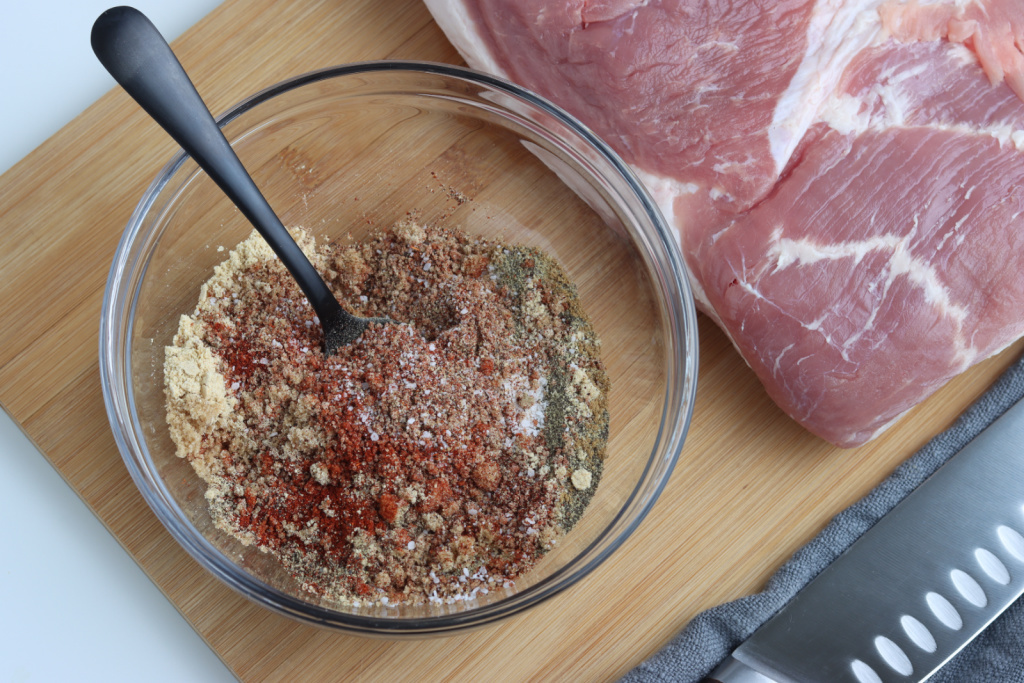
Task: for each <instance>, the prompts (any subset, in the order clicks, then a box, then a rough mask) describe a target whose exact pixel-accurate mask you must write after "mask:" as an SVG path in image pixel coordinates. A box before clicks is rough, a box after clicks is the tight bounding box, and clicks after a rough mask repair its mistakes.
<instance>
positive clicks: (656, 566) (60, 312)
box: [0, 0, 1022, 681]
mask: <svg viewBox="0 0 1024 683" xmlns="http://www.w3.org/2000/svg"><path fill="white" fill-rule="evenodd" d="M174 47H175V49H176V51H177V52H178V54H179V55H180V56H181V59H182V61H183V63H184V64H185V67H186V69H187V70H188V71H189V72H190V73H191V74H193V76H194V78H195V80H196V83H197V86H198V88H199V90H200V92H202V93H204V95H205V96H206V98H207V101H208V102H209V104H210V106H211V108H212V109H213V110H214V111H223V110H224V109H226V108H227V107H228V106H230V105H231V104H233V103H234V102H236V101H238V100H240V99H242V98H243V97H244V96H246V95H248V94H249V93H251V92H254V91H256V90H258V89H261V88H263V87H265V86H268V85H270V84H272V83H275V82H277V81H279V80H282V79H284V78H286V77H289V76H292V75H295V74H298V73H301V72H304V71H308V70H311V69H316V68H320V67H324V66H330V65H334V64H339V63H342V62H351V61H358V60H365V59H382V58H402V59H423V60H433V61H444V62H452V63H462V62H461V59H460V58H459V57H458V55H457V53H456V52H455V50H454V49H453V48H452V46H451V45H450V44H449V43H448V41H447V40H446V39H445V37H444V35H443V34H442V33H441V31H440V30H439V29H438V28H437V26H436V25H435V24H434V23H433V21H432V20H431V18H430V15H429V14H428V13H427V11H426V9H425V8H424V7H423V6H422V5H421V4H420V2H419V1H418V0H334V1H333V2H313V1H309V0H298V1H293V2H287V3H282V2H271V1H270V0H260V1H253V0H228V1H227V2H225V3H224V4H223V5H222V6H221V7H219V8H218V9H217V10H215V11H214V12H213V13H211V14H210V15H209V16H208V17H206V18H205V19H204V20H203V21H201V22H200V23H199V24H197V25H196V26H195V27H193V28H192V29H191V30H190V31H188V32H187V33H186V34H185V35H184V36H183V37H182V38H181V39H180V40H178V41H177V42H176V43H175V46H174ZM173 150H174V145H173V143H171V142H170V140H169V139H168V138H167V136H166V135H165V134H163V132H162V131H160V130H158V129H157V128H156V126H155V124H153V123H151V122H150V121H149V120H148V119H147V117H146V116H145V115H144V114H143V113H142V112H141V110H139V109H138V107H136V106H135V105H134V104H133V103H132V102H130V101H129V100H128V98H127V96H126V95H124V93H123V92H121V91H120V90H119V89H115V90H113V91H111V92H110V93H108V94H107V95H106V96H104V97H103V98H101V99H100V100H99V101H98V102H96V103H95V104H94V105H93V106H92V107H90V108H89V109H88V110H86V111H85V112H84V113H83V114H82V115H80V116H79V117H78V118H76V119H75V120H74V121H72V122H71V123H70V124H69V125H68V126H66V127H65V128H64V129H63V130H61V131H60V132H59V133H58V134H56V135H55V136H54V137H53V138H51V139H50V140H48V141H47V142H46V143H44V144H43V145H42V146H40V147H39V148H38V149H36V150H35V151H34V152H33V153H32V154H30V155H29V156H28V157H27V158H25V159H24V160H23V161H22V162H20V163H19V164H18V165H16V166H15V167H13V168H12V169H11V170H10V171H8V172H7V173H6V174H4V175H3V176H0V222H2V225H3V229H2V231H0V233H2V234H0V274H2V277H0V302H2V303H0V320H2V323H3V324H2V325H0V403H2V405H3V407H4V408H5V409H6V410H7V411H8V412H9V413H10V414H11V415H12V416H13V417H14V419H15V420H16V421H17V422H18V423H19V424H20V425H21V426H22V428H23V429H24V430H25V432H26V433H27V434H28V435H29V436H30V437H31V438H32V440H33V441H34V442H35V444H36V445H37V446H38V448H39V449H40V450H41V451H42V452H43V453H44V454H45V456H46V457H47V458H48V459H49V460H50V462H51V463H52V464H53V465H54V467H56V468H57V470H58V471H59V472H60V473H61V474H62V475H63V476H64V478H65V479H66V480H67V482H68V483H69V484H70V485H71V486H72V487H73V488H74V490H75V491H76V492H78V494H79V495H80V496H81V497H82V498H83V499H84V500H85V502H86V503H87V504H88V505H89V506H90V508H91V509H92V510H93V511H94V512H95V513H96V515H97V516H98V517H99V518H100V519H101V520H102V521H103V522H104V523H105V524H106V525H107V527H108V528H109V529H110V531H111V533H113V534H114V535H115V536H116V537H117V539H118V540H119V541H120V542H121V544H122V545H123V546H124V547H125V549H126V550H127V551H128V552H129V553H130V554H131V555H132V556H133V557H134V558H135V559H136V561H137V562H138V563H139V565H140V566H141V567H142V568H143V569H144V570H145V571H146V573H147V574H148V575H149V576H150V577H151V578H152V579H153V581H154V582H155V583H156V584H157V585H158V586H159V587H160V588H161V589H162V590H163V591H164V593H165V594H166V595H167V597H168V599H169V600H171V601H172V602H173V603H174V605H176V606H177V608H178V609H179V610H180V611H181V612H182V614H183V615H184V616H185V618H186V619H188V620H189V622H190V623H191V624H192V625H193V626H194V627H195V629H196V630H197V631H198V632H199V633H200V634H201V635H202V637H203V638H205V639H206V641H207V642H208V643H209V644H210V646H211V647H212V648H213V649H214V650H215V651H216V652H217V653H218V655H220V657H221V658H222V659H223V660H224V661H225V662H226V664H227V665H228V666H229V667H230V668H231V670H232V671H233V672H234V673H235V674H236V675H238V676H239V677H240V678H243V679H246V680H264V679H289V680H294V679H297V678H304V679H315V680H345V681H354V680H431V679H435V680H440V679H444V680H467V681H477V680H482V679H488V678H493V677H495V676H496V674H495V672H501V675H500V678H502V679H503V680H526V679H531V680H536V679H544V680H611V679H615V678H617V677H618V676H620V675H622V674H623V673H625V672H626V671H627V670H628V669H629V668H630V667H632V666H634V665H635V664H637V663H639V662H640V661H642V660H643V659H644V658H645V657H647V656H649V655H650V654H651V653H653V652H654V651H655V650H656V649H657V648H658V647H660V646H661V645H663V644H664V643H665V642H667V641H668V640H669V639H670V638H671V637H672V636H673V635H674V634H675V633H676V632H678V631H679V629H680V628H682V627H683V625H685V624H686V622H687V621H689V620H690V619H691V618H692V617H693V616H694V615H695V614H696V613H697V612H699V611H701V610H702V609H705V608H707V607H710V606H712V605H715V604H718V603H721V602H724V601H727V600H732V599H735V598H739V597H741V596H744V595H747V594H750V593H752V592H756V591H757V590H759V589H760V588H761V587H762V586H763V585H764V583H765V580H766V579H767V578H768V576H769V575H770V574H771V573H772V572H773V571H775V569H777V568H778V567H779V565H780V564H782V563H783V562H784V561H785V560H786V559H787V558H788V557H789V556H790V555H791V554H792V553H793V552H794V551H795V550H796V549H797V548H799V547H800V546H801V545H803V544H804V543H806V542H807V541H808V540H810V538H811V537H812V536H813V535H814V534H815V533H817V532H818V531H819V530H820V529H821V528H822V527H823V526H824V525H825V524H826V523H827V522H828V521H829V519H830V518H831V517H832V516H833V515H834V514H836V513H837V512H839V511H840V510H842V509H843V508H845V507H846V506H848V505H850V504H851V503H853V502H854V501H855V500H857V499H858V498H859V497H861V496H862V495H864V494H865V493H866V492H867V491H868V490H869V489H871V488H872V487H873V486H875V485H876V484H877V483H878V482H879V481H881V480H882V479H883V478H884V477H885V476H886V475H887V474H888V473H889V472H891V471H892V469H893V468H894V467H896V466H897V465H898V464H899V463H900V462H901V461H903V460H904V459H905V458H906V457H907V456H909V455H910V454H912V453H913V452H914V451H915V450H916V449H918V448H919V447H920V446H922V445H923V444H924V443H925V442H927V441H928V439H930V438H931V437H932V436H933V435H934V434H936V433H937V432H939V431H941V430H942V429H943V428H945V427H946V426H948V425H949V423H950V422H951V421H952V420H953V419H954V418H955V417H956V416H957V415H958V414H959V413H960V412H961V410H963V409H964V408H965V407H966V406H967V405H968V404H970V403H971V402H972V401H973V400H974V399H975V398H976V397H977V396H978V395H979V394H981V393H982V392H983V391H984V390H985V388H986V387H987V386H988V385H989V384H990V383H991V381H992V380H993V379H994V378H995V377H996V376H997V375H998V374H999V373H1000V372H1001V371H1002V370H1003V369H1004V368H1006V366H1007V365H1009V363H1010V362H1011V361H1012V360H1013V359H1014V358H1016V357H1017V355H1018V354H1019V352H1020V350H1021V348H1022V345H1021V344H1020V343H1018V344H1016V345H1014V347H1013V348H1011V349H1008V350H1007V351H1006V352H1004V353H1003V354H1000V355H999V356H997V357H996V358H993V359H991V360H989V361H987V362H985V363H982V364H981V365H980V366H978V367H976V368H975V369H973V370H971V371H970V372H968V373H966V374H965V375H963V376H962V377H960V378H958V379H956V380H954V381H953V382H952V383H950V385H949V386H947V387H946V388H944V389H943V390H942V391H940V392H939V393H938V394H936V395H935V396H933V397H932V398H931V399H929V400H928V401H927V402H925V403H924V404H922V405H921V406H919V407H918V408H917V409H915V410H914V411H912V413H911V414H910V415H908V416H907V417H906V418H905V419H904V420H903V421H902V422H901V423H900V424H899V425H897V426H896V427H895V428H893V429H892V430H890V431H889V432H888V433H887V434H885V435H884V436H883V437H882V438H880V439H878V440H877V441H875V442H873V443H871V444H869V445H867V446H863V447H861V448H858V449H855V450H847V451H844V450H840V449H837V448H834V447H832V446H829V445H828V444H826V443H824V442H822V441H821V440H819V439H817V438H815V437H813V436H811V435H810V434H808V433H806V432H805V431H803V430H802V429H801V428H800V427H798V426H797V425H795V424H794V423H793V422H792V421H790V420H789V419H788V418H786V417H785V416H784V415H783V414H782V413H781V412H780V411H779V410H778V409H777V408H776V407H775V406H774V405H773V404H772V403H771V401H769V400H768V398H767V397H766V396H765V394H764V392H763V390H762V389H761V388H760V385H759V384H758V383H757V381H756V380H755V378H754V376H753V374H752V373H751V372H750V371H749V370H748V369H747V367H746V366H745V365H744V363H743V362H742V360H741V359H740V358H739V356H738V355H737V354H736V353H735V352H734V351H733V349H732V348H731V346H730V345H729V343H728V342H727V340H726V339H725V337H724V336H723V335H722V334H721V333H720V332H719V331H718V330H717V329H716V328H715V327H714V326H713V325H712V324H711V323H710V322H709V321H708V320H707V319H706V318H701V321H700V345H701V346H700V353H701V362H700V375H699V377H700V380H699V390H698V396H697V404H696V410H695V414H694V417H693V423H692V428H691V431H690V436H689V438H688V440H687V443H686V447H685V450H684V453H683V457H682V459H681V461H680V463H679V466H678V467H677V468H676V471H675V473H674V474H673V476H672V479H671V481H670V483H669V485H668V487H667V488H666V490H665V492H664V494H663V495H662V497H661V499H660V501H659V502H658V504H657V506H656V507H655V508H654V511H653V512H652V514H651V515H650V516H649V517H648V519H647V520H646V521H645V522H644V524H643V525H642V526H641V527H640V529H639V530H638V531H637V532H636V533H635V534H634V536H633V537H632V538H631V539H630V540H629V542H627V543H626V545H625V546H624V547H623V548H622V549H621V550H620V551H619V552H618V553H617V554H616V555H615V556H614V557H612V558H611V559H610V560H609V561H608V562H606V563H605V564H604V565H603V566H601V567H600V568H599V569H598V570H597V571H596V572H595V573H594V574H593V575H592V576H590V577H588V579H587V580H585V581H584V582H583V583H582V584H581V585H578V586H576V587H575V588H573V589H571V590H569V591H568V592H566V593H564V594H562V595H560V596H558V597H556V598H555V599H553V600H550V601H548V602H547V603H545V604H543V605H541V606H539V607H537V608H536V609H534V610H532V611H530V612H528V613H527V614H523V615H520V616H517V617H514V618H512V619H510V620H508V621H506V622H503V623H501V624H498V625H496V626H492V627H488V628H486V629H484V630H480V631H476V632H474V633H471V634H468V635H462V636H457V637H451V638H438V639H431V640H419V641H400V642H389V641H385V640H364V639H359V638H354V637H350V636H344V635H338V634H335V633H331V632H327V631H324V630H320V629H316V628H312V627H308V626H304V625H301V624H298V623H295V622H293V621H291V620H289V619H287V618H284V617H281V616H277V615H276V614H273V613H271V612H268V611H266V610H263V609H262V608H259V607H257V606H255V605H253V604H251V603H249V602H248V601H247V600H245V599H244V598H241V597H239V596H238V595H236V594H234V593H233V592H231V591H230V590H229V589H227V588H225V587H224V586H222V585H221V584H220V583H219V582H217V581H216V580H215V579H214V578H213V577H212V576H210V575H209V574H207V573H206V572H205V571H204V570H202V569H201V568H199V566H198V565H196V564H195V562H193V561H192V559H191V558H190V557H189V556H188V555H187V554H186V553H185V552H184V551H183V550H181V549H180V548H179V547H178V546H177V545H176V543H175V542H174V541H173V540H172V539H171V537H170V536H169V535H168V534H167V533H166V532H165V531H164V529H163V527H162V526H160V524H159V523H158V522H157V520H156V518H155V517H154V515H153V514H152V513H151V512H150V510H149V508H148V507H147V506H146V504H145V503H144V502H143V500H142V497H141V496H140V495H139V493H138V492H137V490H136V489H135V487H134V485H133V484H132V482H131V480H130V479H129V477H128V473H127V471H126V470H125V468H124V466H123V464H122V462H121V458H120V456H119V454H118V452H117V449H116V447H115V445H114V441H113V438H112V437H111V434H110V430H109V427H108V424H107V419H106V414H105V412H104V408H103V401H102V398H101V395H100V381H99V372H98V362H97V333H98V321H99V311H100V303H101V299H102V295H103V286H104V283H105V279H106V275H107V270H108V268H109V265H110V259H111V257H112V255H113V252H114V249H115V247H116V244H117V242H118V239H119V238H120V235H121V231H122V229H123V227H124V225H125V224H126V222H127V221H128V217H129V215H130V214H131V211H132V209H133V208H134V206H135V204H136V202H137V201H138V199H139V197H140V196H141V194H142V192H143V190H144V189H145V187H146V186H147V185H148V183H149V182H150V180H151V178H152V177H153V176H154V175H155V174H156V173H157V171H158V170H159V168H160V167H161V166H162V165H163V164H164V162H165V161H166V160H167V159H168V158H169V157H170V156H171V154H172V152H173ZM55 275H56V277H54V276H55Z"/></svg>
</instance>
